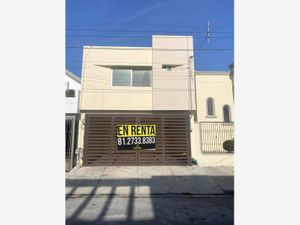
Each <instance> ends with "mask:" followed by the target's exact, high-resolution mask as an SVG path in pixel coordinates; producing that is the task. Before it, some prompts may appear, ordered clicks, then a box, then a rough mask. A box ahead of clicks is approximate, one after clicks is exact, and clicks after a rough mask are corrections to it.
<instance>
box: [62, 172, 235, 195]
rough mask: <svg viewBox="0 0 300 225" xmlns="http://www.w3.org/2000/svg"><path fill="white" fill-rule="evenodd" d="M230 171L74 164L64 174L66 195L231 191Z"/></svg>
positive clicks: (197, 193)
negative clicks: (82, 165) (77, 166)
mask: <svg viewBox="0 0 300 225" xmlns="http://www.w3.org/2000/svg"><path fill="white" fill-rule="evenodd" d="M233 170H234V169H233V167H199V166H100V167H81V168H76V167H75V168H73V170H71V171H70V172H69V173H67V175H66V195H68V196H70V195H91V194H92V195H122V196H132V197H134V196H135V197H136V196H147V195H156V194H158V195H159V194H186V195H207V194H212V195H219V194H226V193H233V191H234V185H233V180H234V178H233V177H234V174H233V173H234V172H233Z"/></svg>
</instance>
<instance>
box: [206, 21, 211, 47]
mask: <svg viewBox="0 0 300 225" xmlns="http://www.w3.org/2000/svg"><path fill="white" fill-rule="evenodd" d="M209 41H210V21H208V22H207V43H208V44H209Z"/></svg>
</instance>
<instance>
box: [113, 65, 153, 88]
mask: <svg viewBox="0 0 300 225" xmlns="http://www.w3.org/2000/svg"><path fill="white" fill-rule="evenodd" d="M126 70H130V86H114V85H113V73H114V69H111V73H110V80H111V82H110V84H111V87H139V86H132V79H133V69H132V68H131V69H126ZM149 71H151V77H150V86H141V87H145V88H146V87H152V76H153V74H152V70H149Z"/></svg>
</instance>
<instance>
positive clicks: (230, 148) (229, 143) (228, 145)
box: [223, 139, 234, 152]
mask: <svg viewBox="0 0 300 225" xmlns="http://www.w3.org/2000/svg"><path fill="white" fill-rule="evenodd" d="M223 148H224V149H225V150H226V151H227V152H234V139H232V140H226V141H224V143H223Z"/></svg>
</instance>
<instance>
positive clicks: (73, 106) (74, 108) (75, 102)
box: [65, 74, 81, 113]
mask: <svg viewBox="0 0 300 225" xmlns="http://www.w3.org/2000/svg"><path fill="white" fill-rule="evenodd" d="M80 87H81V85H80V83H78V82H77V81H75V80H74V79H72V78H70V77H69V76H68V75H66V74H65V89H67V88H68V89H74V90H75V97H74V98H70V97H69V98H67V97H65V112H66V113H78V112H79V108H78V107H79V98H80Z"/></svg>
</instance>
